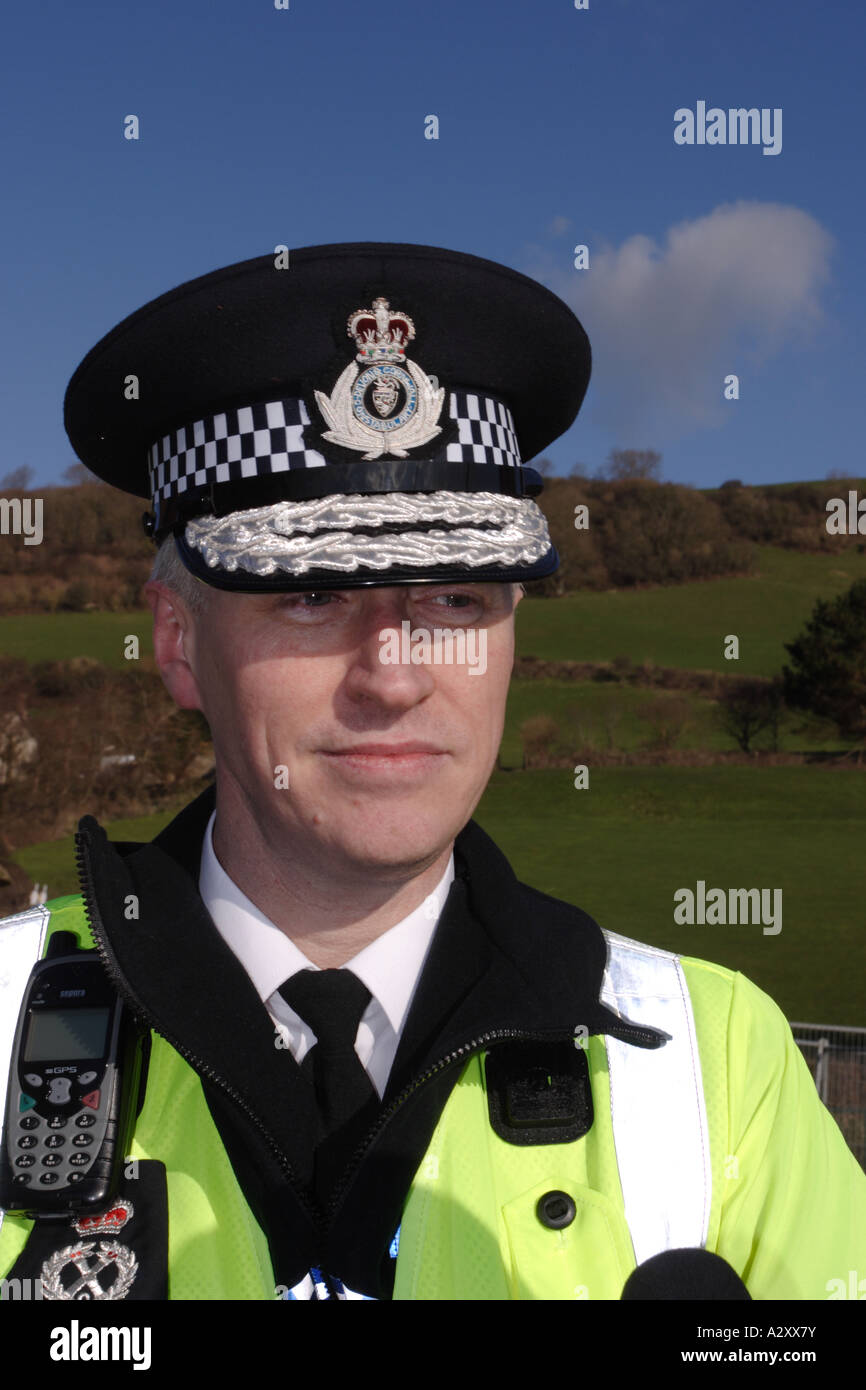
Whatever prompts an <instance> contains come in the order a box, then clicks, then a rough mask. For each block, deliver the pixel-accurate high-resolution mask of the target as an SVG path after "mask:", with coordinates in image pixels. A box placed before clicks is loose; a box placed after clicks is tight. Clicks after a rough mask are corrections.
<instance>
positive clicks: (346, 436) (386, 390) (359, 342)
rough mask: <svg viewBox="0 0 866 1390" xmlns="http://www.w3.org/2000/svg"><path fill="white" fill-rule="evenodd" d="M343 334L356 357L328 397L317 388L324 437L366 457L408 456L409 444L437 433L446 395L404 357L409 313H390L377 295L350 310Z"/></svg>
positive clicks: (412, 328)
mask: <svg viewBox="0 0 866 1390" xmlns="http://www.w3.org/2000/svg"><path fill="white" fill-rule="evenodd" d="M347 333H348V335H349V337H350V338H354V339H355V344H356V347H357V353H356V355H355V361H354V362H350V363H349V365H348V366H347V367H346V370H345V371H344V372H343V373H342V374H341V376H340V378H339V380H338V381H337V383H336V385H335V386H334V389H333V391H332V392H331V394H330V396H327V395H326V394H325V392H324V391H317V392H316V403H317V405H318V407H319V409H320V410H321V412H322V415H323V417H324V419H325V421H326V422H327V424H328V426H329V428H328V429H327V430H325V431H323V434H322V438H323V439H328V440H330V441H331V443H333V444H341V445H343V447H344V448H346V449H357V450H359V451H362V452H363V453H364V458H365V459H376V458H381V457H382V455H383V454H394V455H396V457H397V458H406V456H407V453H408V451H409V450H410V449H414V448H417V447H418V445H419V444H426V443H427V442H428V441H429V440H431V439H434V438H435V436H436V435H437V434H440V433H441V426H440V425H438V424H437V423H436V421H437V420H438V419H439V416H440V414H441V413H442V404H443V401H444V400H445V389H444V387H440V386H438V384H437V385H434V384H433V382H432V381H431V379H430V378H429V377H428V376H427V374H426V372H423V371H422V370H421V368H420V367H419V366H418V364H417V363H416V362H412V361H410V360H409V358H407V356H406V347H407V345H408V344H409V343H410V342H411V341H412V339H413V338H414V337H415V325H414V323H413V322H412V320H411V319H410V317H409V315H408V314H403V313H396V312H393V311H392V310H391V309H389V307H388V300H387V299H381V298H379V299H374V300H373V307H372V308H371V309H356V310H355V312H354V313H353V314H350V315H349V321H348V325H347ZM357 364H360V365H357Z"/></svg>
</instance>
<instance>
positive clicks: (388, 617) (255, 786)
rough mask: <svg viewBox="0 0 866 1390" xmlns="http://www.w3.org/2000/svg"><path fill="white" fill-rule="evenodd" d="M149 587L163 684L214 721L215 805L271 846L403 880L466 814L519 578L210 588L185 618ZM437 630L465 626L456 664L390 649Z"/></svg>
mask: <svg viewBox="0 0 866 1390" xmlns="http://www.w3.org/2000/svg"><path fill="white" fill-rule="evenodd" d="M157 594H160V595H161V596H162V597H163V600H164V599H165V598H166V596H167V598H168V599H169V600H170V604H169V603H167V602H165V601H163V602H158V601H157ZM149 597H150V599H151V603H152V606H153V607H154V615H155V625H154V637H155V643H156V650H157V659H158V660H159V663H160V666H161V669H162V671H163V676H164V679H165V681H166V684H167V685H168V688H169V690H170V691H171V693H172V695H173V696H174V698H175V699H176V700H177V702H178V703H179V704H181V705H183V706H185V707H191V708H198V709H201V710H202V711H203V713H204V715H205V717H206V718H207V720H208V723H209V725H210V729H211V733H212V735H213V741H214V749H215V753H216V763H217V779H218V793H219V798H220V802H219V804H220V806H223V805H226V804H230V805H234V806H237V805H243V806H244V807H245V810H246V812H247V813H248V814H250V815H251V816H252V817H253V818H254V819H255V821H256V824H257V826H258V829H259V832H260V834H261V835H262V837H263V838H264V839H265V841H266V843H268V845H269V847H270V848H271V850H272V851H274V852H276V853H279V852H280V851H283V852H285V849H286V848H287V846H289V845H291V846H292V847H293V848H295V849H297V850H302V851H303V852H304V853H306V854H307V855H308V856H310V865H311V867H312V865H313V861H315V862H316V863H317V865H318V867H319V868H321V867H322V865H325V864H329V863H330V864H332V865H333V867H334V869H335V870H342V871H343V872H346V871H349V872H351V871H352V870H363V869H369V868H371V867H375V868H377V869H378V870H380V871H382V870H384V871H385V875H386V877H387V876H388V870H389V869H393V871H394V879H395V881H399V880H401V879H403V878H405V877H406V876H411V874H412V873H413V872H419V871H420V870H421V869H422V868H423V867H425V866H426V865H427V864H429V863H433V862H434V861H435V859H436V858H437V857H438V856H439V855H440V854H441V853H442V852H443V850H444V849H445V848H446V847H447V846H448V844H450V842H451V840H452V839H453V838H454V836H455V835H456V834H457V832H458V831H459V830H460V829H461V828H462V827H463V826H464V825H465V823H466V821H467V820H468V819H469V817H470V816H471V814H472V812H473V810H474V808H475V806H476V805H477V803H478V800H479V798H480V796H481V793H482V791H483V790H484V787H485V785H486V783H487V780H488V778H489V776H490V773H491V770H492V768H493V764H494V762H495V759H496V753H497V750H498V747H499V743H500V739H501V737H502V726H503V720H504V714H505V700H506V694H507V690H508V682H509V678H510V675H511V669H512V665H513V661H514V618H513V613H514V608H515V606H516V601H518V600H519V597H520V593H519V588H518V586H516V585H511V584H472V583H468V584H451V585H426V584H425V585H407V586H404V587H386V588H368V589H344V590H338V591H327V590H320V591H315V592H310V593H302V594H289V593H284V594H268V595H263V596H259V595H251V594H232V593H227V592H224V591H221V590H216V589H212V590H210V591H209V593H208V596H207V601H206V606H205V609H204V611H203V612H202V613H200V614H198V615H197V616H195V617H192V616H191V615H190V614H189V613H188V612H187V611H186V609H185V608H184V606H183V604H182V601H181V600H179V599H178V598H177V597H176V596H175V595H173V594H172V593H171V591H169V590H167V589H165V588H164V587H163V586H161V585H158V584H157V585H150V586H149ZM172 608H173V610H174V616H173V617H172ZM177 622H179V623H180V629H181V630H180V631H179V630H178V628H177V626H176V623H177ZM404 623H408V631H407V637H408V638H409V641H408V644H406V645H403V649H402V651H400V642H399V640H398V639H399V635H400V634H401V631H402V628H401V625H402V624H404ZM173 624H174V626H173ZM436 629H439V630H440V631H441V630H442V629H448V630H450V631H452V632H458V631H463V632H464V633H465V635H466V646H465V653H464V660H463V661H462V662H460V661H459V659H458V658H459V657H460V655H461V645H460V641H459V639H458V640H457V641H455V642H454V643H453V645H452V648H451V654H452V657H453V658H454V659H453V660H452V663H451V664H448V663H447V660H443V661H442V663H441V664H433V663H432V662H429V661H427V662H411V661H409V662H406V661H404V660H401V659H399V657H400V656H402V655H405V654H407V645H408V654H409V655H411V654H412V652H413V650H414V652H415V654H416V656H417V655H418V654H419V653H421V652H423V651H424V644H425V642H428V643H430V644H432V634H433V633H434V632H435V630H436ZM391 633H393V634H395V635H394V637H393V638H392V639H391V643H390V646H389V645H386V639H387V638H388V634H391ZM424 633H427V634H429V636H428V638H426V639H425V638H424V637H423V635H421V636H419V634H424ZM404 643H405V639H404ZM431 649H432V647H431V645H428V646H427V651H428V652H429V651H430V650H431ZM485 649H486V650H485ZM482 651H483V652H484V654H485V658H486V668H484V669H482V668H483V667H484V662H482V661H481V660H480V652H482ZM181 652H182V656H179V657H178V658H177V659H176V658H175V657H174V656H173V653H178V654H179V653H181ZM388 653H390V656H391V658H392V659H391V660H383V655H387V654H388ZM446 653H447V647H445V648H443V656H445V655H446ZM473 654H474V662H475V668H476V669H475V670H474V672H473V666H472V665H471V664H469V662H467V660H466V659H465V656H466V655H468V657H469V661H472V660H473ZM395 656H396V657H397V658H398V659H396V660H395V659H393V658H394V657H395ZM286 784H287V785H286Z"/></svg>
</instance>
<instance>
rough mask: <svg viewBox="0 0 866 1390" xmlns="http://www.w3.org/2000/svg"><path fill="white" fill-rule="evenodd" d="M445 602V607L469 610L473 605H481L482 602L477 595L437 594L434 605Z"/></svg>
mask: <svg viewBox="0 0 866 1390" xmlns="http://www.w3.org/2000/svg"><path fill="white" fill-rule="evenodd" d="M443 599H444V600H445V604H444V606H445V607H447V608H467V607H469V606H470V605H471V604H479V603H480V602H481V600H480V599H479V598H478V597H477V596H476V595H475V594H435V595H434V598H433V602H434V603H439V602H441V601H442V600H443Z"/></svg>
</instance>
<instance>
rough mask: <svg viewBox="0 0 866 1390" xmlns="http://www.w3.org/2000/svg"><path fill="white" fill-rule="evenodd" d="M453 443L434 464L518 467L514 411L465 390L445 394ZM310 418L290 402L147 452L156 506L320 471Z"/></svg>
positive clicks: (162, 442)
mask: <svg viewBox="0 0 866 1390" xmlns="http://www.w3.org/2000/svg"><path fill="white" fill-rule="evenodd" d="M449 414H450V416H451V419H452V420H456V421H457V440H456V441H455V442H454V443H453V444H447V445H445V447H444V450H443V449H442V448H441V447H440V449H439V451H438V457H439V458H444V459H445V460H446V461H448V462H453V463H486V464H491V463H492V464H497V465H499V466H501V467H508V468H519V467H520V466H521V465H520V451H519V449H518V447H517V437H516V435H515V432H514V421H513V420H512V418H511V412H510V411H509V410H508V408H507V406H505V405H503V404H502V402H501V401H497V400H494V399H493V397H491V396H483V395H479V394H477V393H472V392H469V391H452V392H450V394H449ZM309 424H310V417H309V414H308V412H307V408H306V406H305V404H304V402H303V401H302V400H300V399H298V398H295V397H292V398H290V399H288V400H282V401H268V402H263V403H261V404H259V405H250V406H240V407H238V408H237V409H235V410H224V411H222V412H221V413H220V414H219V415H212V416H210V417H209V418H208V419H205V420H197V421H196V422H195V424H192V425H185V426H183V427H182V428H181V429H179V430H174V431H172V433H170V434H166V435H164V436H163V437H162V439H159V440H157V442H156V443H155V444H154V445H153V447H152V448H151V449H150V450H149V452H148V467H149V470H150V481H151V490H152V494H153V498H154V501H157V502H167V501H168V500H169V499H170V498H173V497H178V496H181V495H182V494H183V493H185V492H195V491H198V490H199V489H203V488H207V487H210V485H211V484H212V483H238V482H242V481H243V480H244V479H246V478H260V477H266V476H270V475H272V474H275V473H284V472H287V471H288V470H290V469H295V468H322V467H325V466H327V464H328V460H327V459H326V458H325V456H324V455H323V454H321V453H320V452H319V451H318V449H314V448H311V447H310V446H309V445H308V444H307V443H305V441H304V428H305V426H308V425H309Z"/></svg>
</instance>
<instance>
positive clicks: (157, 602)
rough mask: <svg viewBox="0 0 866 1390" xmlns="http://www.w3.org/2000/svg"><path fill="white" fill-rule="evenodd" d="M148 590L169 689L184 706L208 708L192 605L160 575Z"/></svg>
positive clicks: (161, 668) (156, 646)
mask: <svg viewBox="0 0 866 1390" xmlns="http://www.w3.org/2000/svg"><path fill="white" fill-rule="evenodd" d="M144 594H145V597H146V599H147V601H148V603H149V605H150V611H151V612H152V614H153V654H154V657H155V658H156V664H157V666H158V667H159V673H160V675H161V676H162V679H163V684H164V685H165V688H166V690H167V691H168V693H169V695H170V696H171V698H172V699H173V700H174V702H175V704H176V705H179V706H180V708H181V709H199V710H202V711H204V705H203V704H202V699H201V692H200V691H199V688H198V682H197V681H196V677H195V671H194V669H193V663H194V660H195V624H194V622H193V619H192V615H191V614H190V612H189V609H188V608H187V607H186V606H185V604H184V602H183V599H182V598H180V597H179V595H177V594H176V593H175V592H174V590H173V589H169V588H168V587H167V586H166V585H165V584H162V583H161V582H160V581H159V580H157V579H151V580H149V582H148V583H147V584H145V586H144ZM190 658H192V659H190Z"/></svg>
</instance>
